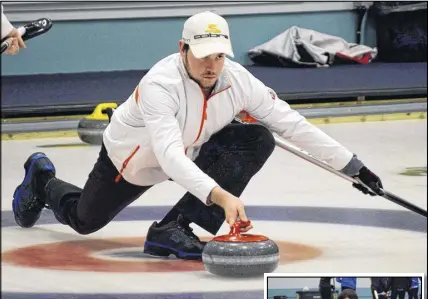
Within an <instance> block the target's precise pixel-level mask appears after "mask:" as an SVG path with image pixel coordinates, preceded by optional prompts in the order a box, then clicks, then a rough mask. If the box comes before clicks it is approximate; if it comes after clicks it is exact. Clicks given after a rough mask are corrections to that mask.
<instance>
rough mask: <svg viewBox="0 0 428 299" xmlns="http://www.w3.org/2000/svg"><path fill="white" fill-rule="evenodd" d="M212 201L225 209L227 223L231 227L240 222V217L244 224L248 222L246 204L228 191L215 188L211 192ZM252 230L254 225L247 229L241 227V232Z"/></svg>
mask: <svg viewBox="0 0 428 299" xmlns="http://www.w3.org/2000/svg"><path fill="white" fill-rule="evenodd" d="M211 201H212V202H213V203H215V204H217V205H219V206H220V207H222V208H223V210H224V213H225V216H226V222H227V223H228V224H229V225H230V226H231V227H232V226H233V225H234V224H235V222H236V221H237V220H238V217H239V219H240V220H241V221H243V222H247V221H248V218H247V215H246V214H245V209H244V204H243V203H242V201H241V200H240V199H239V198H238V197H236V196H234V195H233V194H231V193H229V192H227V191H226V190H224V189H222V188H220V187H218V186H217V187H215V188H214V189H213V190H212V191H211ZM252 228H253V226H252V225H249V226H247V227H241V232H247V231H249V230H250V229H252Z"/></svg>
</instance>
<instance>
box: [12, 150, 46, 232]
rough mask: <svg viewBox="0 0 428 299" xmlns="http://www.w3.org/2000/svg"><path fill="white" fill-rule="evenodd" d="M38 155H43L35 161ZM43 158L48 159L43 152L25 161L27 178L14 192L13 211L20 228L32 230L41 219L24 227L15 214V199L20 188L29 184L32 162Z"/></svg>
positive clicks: (25, 177)
mask: <svg viewBox="0 0 428 299" xmlns="http://www.w3.org/2000/svg"><path fill="white" fill-rule="evenodd" d="M37 155H41V156H40V157H38V158H36V159H34V157H35V156H37ZM41 158H47V157H46V155H45V154H44V153H42V152H37V153H34V154H32V155H31V156H30V157H28V159H27V161H25V163H24V169H25V176H24V179H23V180H22V183H21V184H19V185H18V186H17V187H16V189H15V192H13V199H12V210H13V214H14V216H15V217H14V218H15V222H16V223H17V224H18V225H19V226H21V227H24V228H30V227H32V226H34V224H36V222H37V220H39V218H37V219H36V221H35V222H34V223H33V224H32V225H22V224H21V223H20V222H19V220H18V219H17V218H16V213H15V202H16V200H15V197H16V193H17V192H18V190H19V188H20V187H21V186H22V185H24V184H27V183H28V179H29V178H30V176H28V173H29V172H30V170H31V163H32V162H34V161H37V160H38V159H41Z"/></svg>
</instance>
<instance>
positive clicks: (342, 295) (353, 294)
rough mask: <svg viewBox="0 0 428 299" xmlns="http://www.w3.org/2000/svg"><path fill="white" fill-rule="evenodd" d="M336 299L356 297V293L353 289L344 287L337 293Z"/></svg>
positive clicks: (353, 298) (354, 298)
mask: <svg viewBox="0 0 428 299" xmlns="http://www.w3.org/2000/svg"><path fill="white" fill-rule="evenodd" d="M337 299H358V294H357V292H356V291H355V290H353V289H344V290H343V291H341V292H340V293H339V297H338V298H337Z"/></svg>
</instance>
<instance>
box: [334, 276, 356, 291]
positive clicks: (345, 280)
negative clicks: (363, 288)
mask: <svg viewBox="0 0 428 299" xmlns="http://www.w3.org/2000/svg"><path fill="white" fill-rule="evenodd" d="M336 281H337V282H338V283H340V286H341V291H344V290H346V289H352V290H354V291H355V290H356V289H357V278H356V277H336Z"/></svg>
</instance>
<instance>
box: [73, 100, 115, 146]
mask: <svg viewBox="0 0 428 299" xmlns="http://www.w3.org/2000/svg"><path fill="white" fill-rule="evenodd" d="M115 108H117V104H116V103H101V104H99V105H97V107H95V109H94V112H92V114H90V115H88V116H86V117H85V118H82V119H81V120H80V121H79V124H78V126H77V134H78V136H79V138H80V140H82V141H83V142H85V143H89V144H94V145H101V144H102V140H103V132H104V130H105V128H106V127H107V125H108V123H109V116H108V114H107V110H108V109H115Z"/></svg>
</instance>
